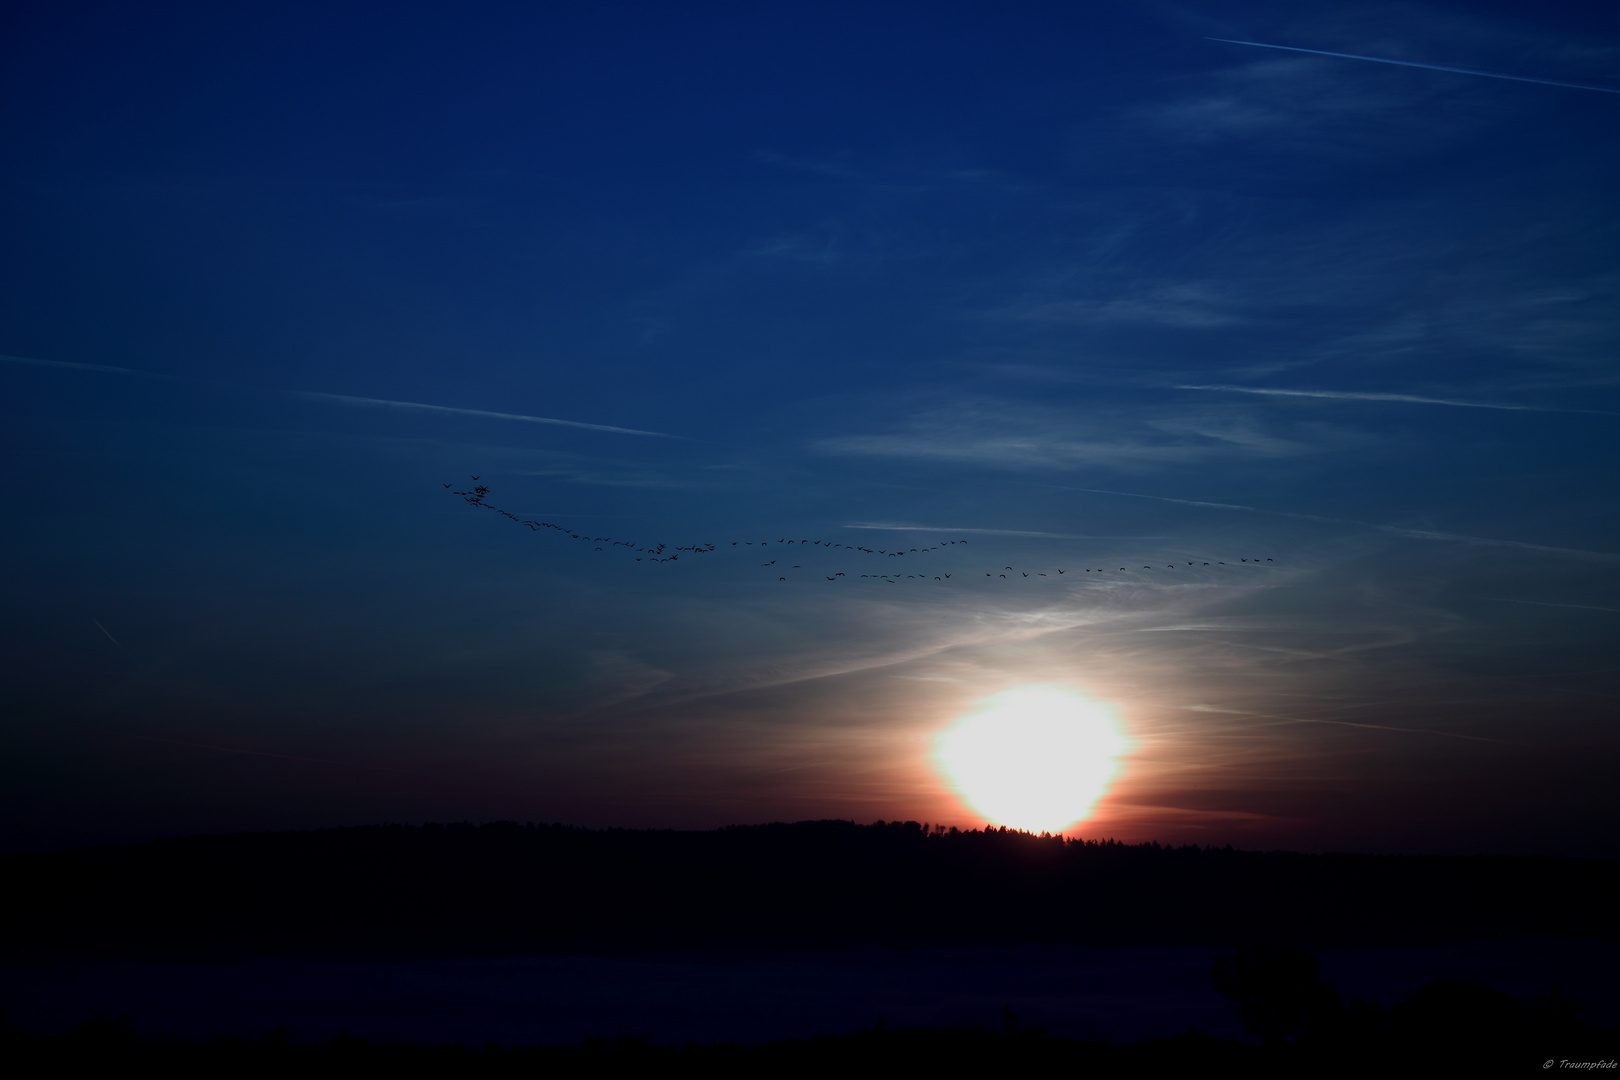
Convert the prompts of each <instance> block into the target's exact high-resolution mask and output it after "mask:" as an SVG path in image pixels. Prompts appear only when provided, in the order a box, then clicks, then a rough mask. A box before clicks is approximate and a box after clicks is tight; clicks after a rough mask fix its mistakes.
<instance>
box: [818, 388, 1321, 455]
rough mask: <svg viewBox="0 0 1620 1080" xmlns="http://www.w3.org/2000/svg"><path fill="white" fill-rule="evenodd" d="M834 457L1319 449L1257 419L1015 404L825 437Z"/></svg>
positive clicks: (823, 446) (935, 413) (966, 408)
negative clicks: (1120, 413) (1122, 413)
mask: <svg viewBox="0 0 1620 1080" xmlns="http://www.w3.org/2000/svg"><path fill="white" fill-rule="evenodd" d="M815 447H816V449H818V450H820V451H821V452H822V453H827V454H841V455H857V456H866V457H890V458H906V459H911V460H914V461H937V462H961V463H974V464H980V465H986V466H990V467H996V468H1013V469H1056V470H1073V469H1079V468H1087V467H1092V466H1097V467H1112V468H1125V469H1139V468H1151V467H1159V466H1168V465H1174V464H1180V463H1188V462H1196V461H1203V460H1208V459H1210V458H1212V457H1236V458H1251V459H1275V458H1283V457H1293V456H1299V455H1302V454H1306V453H1310V452H1312V451H1313V450H1314V449H1315V447H1314V445H1313V444H1311V443H1307V442H1302V441H1299V440H1298V439H1294V438H1288V437H1284V436H1282V435H1278V434H1274V433H1272V432H1271V431H1268V430H1266V429H1265V428H1263V427H1262V426H1261V425H1260V423H1259V422H1258V421H1256V420H1255V419H1254V418H1252V417H1249V416H1246V415H1243V414H1241V413H1231V412H1223V411H1207V412H1206V411H1196V410H1189V411H1182V412H1173V411H1167V412H1161V413H1157V414H1142V415H1133V416H1129V417H1124V418H1122V417H1120V416H1118V415H1109V414H1107V413H1106V412H1100V411H1097V410H1092V409H1085V410H1064V409H1061V408H1056V407H1042V406H1028V405H1020V404H1017V403H1013V402H995V403H980V404H973V405H966V404H964V405H958V406H952V407H948V408H941V409H935V410H932V411H929V412H924V413H919V414H916V415H914V416H912V417H910V418H909V419H908V420H907V421H906V422H905V424H904V427H903V428H902V429H901V430H898V431H889V432H882V433H873V434H860V435H843V436H836V437H833V438H828V439H823V440H821V441H820V442H818V443H816V444H815Z"/></svg>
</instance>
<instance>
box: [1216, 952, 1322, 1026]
mask: <svg viewBox="0 0 1620 1080" xmlns="http://www.w3.org/2000/svg"><path fill="white" fill-rule="evenodd" d="M1321 975H1322V962H1321V961H1320V960H1318V959H1317V958H1316V957H1314V956H1312V955H1311V954H1310V953H1308V952H1304V951H1302V950H1300V949H1295V948H1292V947H1290V946H1286V945H1257V946H1254V947H1252V948H1248V949H1242V950H1239V952H1238V953H1237V955H1236V956H1217V957H1216V958H1215V959H1214V961H1213V962H1212V963H1211V964H1210V965H1209V977H1210V981H1212V982H1213V983H1214V984H1215V989H1216V991H1217V992H1218V993H1220V995H1221V996H1222V997H1225V998H1227V999H1229V1000H1231V1001H1232V1002H1233V1004H1235V1005H1236V1006H1237V1012H1238V1019H1240V1020H1242V1021H1243V1026H1244V1027H1246V1028H1248V1029H1249V1032H1250V1034H1252V1035H1253V1036H1254V1037H1255V1038H1257V1039H1259V1040H1260V1042H1261V1044H1262V1045H1264V1046H1275V1045H1276V1044H1278V1043H1281V1042H1284V1041H1285V1040H1287V1039H1288V1037H1289V1036H1291V1035H1297V1034H1299V1033H1300V1032H1303V1031H1305V1030H1306V1029H1307V1028H1313V1027H1316V1028H1320V1027H1322V1026H1324V1025H1325V1024H1326V1023H1327V1022H1329V1021H1331V1020H1333V1019H1335V1018H1336V1017H1337V1015H1338V1013H1339V1012H1340V1010H1341V1009H1342V1007H1343V1006H1342V1004H1341V1003H1340V1001H1339V992H1338V991H1337V990H1335V989H1333V987H1331V986H1329V985H1328V984H1327V983H1325V982H1323V981H1322V977H1321Z"/></svg>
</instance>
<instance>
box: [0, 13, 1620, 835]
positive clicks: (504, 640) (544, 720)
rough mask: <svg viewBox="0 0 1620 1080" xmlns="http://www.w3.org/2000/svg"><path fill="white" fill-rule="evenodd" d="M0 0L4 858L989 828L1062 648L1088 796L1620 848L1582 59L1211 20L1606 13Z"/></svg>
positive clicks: (1595, 72)
mask: <svg viewBox="0 0 1620 1080" xmlns="http://www.w3.org/2000/svg"><path fill="white" fill-rule="evenodd" d="M0 19H3V20H4V21H3V22H0V153H3V159H4V161H5V167H4V169H0V252H3V253H4V258H3V259H0V353H3V354H5V355H6V356H7V357H8V359H7V360H5V361H3V362H0V426H3V435H0V438H3V443H0V445H3V446H4V465H5V476H6V480H7V483H8V490H9V499H8V501H9V507H10V510H9V512H8V513H7V515H6V528H5V529H4V531H3V533H0V545H3V547H0V552H3V555H4V559H5V565H6V566H7V568H8V573H7V574H6V576H5V581H4V586H3V593H0V595H3V598H4V602H3V605H0V644H3V656H4V665H5V667H4V689H3V701H4V723H3V727H0V748H3V751H0V762H3V765H0V768H3V770H4V772H3V777H4V779H3V782H0V800H3V806H4V820H3V823H0V844H4V845H5V846H9V847H14V848H15V847H37V846H50V845H56V844H63V843H80V842H89V841H100V840H111V839H121V838H138V837H145V836H154V835H163V834H172V833H184V832H195V831H204V830H219V829H235V828H273V827H292V826H314V825H335V824H349V823H361V822H370V821H379V820H406V821H415V820H422V819H424V818H433V819H461V818H472V819H484V818H497V817H510V818H517V819H520V820H521V819H546V820H567V821H574V822H579V823H585V824H618V825H675V826H711V825H720V824H725V823H728V822H733V821H759V820H769V819H777V818H806V817H852V818H856V819H858V820H871V819H874V818H880V817H881V818H894V817H900V818H915V819H919V820H921V819H927V820H934V821H946V822H951V823H956V824H962V825H968V824H974V823H976V822H977V820H978V819H976V818H975V817H974V815H973V813H972V811H971V808H969V807H966V806H965V805H964V804H963V803H962V802H961V801H960V799H959V798H958V797H957V796H956V795H955V794H954V793H953V792H952V790H951V789H950V786H949V785H948V784H947V783H946V782H945V780H944V779H943V778H941V777H940V776H939V775H937V773H936V771H935V770H934V769H933V767H932V765H931V756H930V755H931V747H932V746H933V740H934V738H935V737H936V736H937V735H938V733H939V732H940V731H942V730H943V729H944V728H945V727H947V726H948V725H949V724H950V723H951V721H952V720H953V719H955V718H956V717H959V716H961V715H962V714H963V713H964V712H965V711H967V710H969V709H970V708H971V707H972V705H973V703H974V702H975V701H979V700H981V699H983V698H985V697H986V696H988V695H990V694H993V693H996V692H998V691H1001V690H1005V689H1009V688H1015V687H1019V686H1024V685H1047V686H1052V685H1056V686H1063V687H1067V688H1069V689H1071V690H1073V691H1075V692H1078V693H1081V694H1085V695H1088V696H1090V697H1093V698H1095V699H1098V700H1100V701H1103V702H1106V703H1108V704H1109V705H1110V706H1111V707H1112V708H1114V709H1115V710H1116V712H1117V715H1118V716H1119V717H1120V718H1121V721H1122V723H1123V724H1124V726H1125V728H1126V731H1127V734H1128V735H1129V738H1130V740H1131V747H1132V749H1131V751H1130V754H1129V755H1128V757H1127V759H1125V760H1124V761H1123V762H1122V768H1121V772H1120V775H1119V778H1118V780H1117V781H1116V783H1115V785H1114V788H1113V789H1112V791H1111V792H1110V794H1109V795H1108V796H1107V797H1106V798H1105V799H1104V801H1103V802H1102V803H1101V804H1099V808H1098V811H1097V815H1096V817H1095V818H1094V819H1093V820H1092V821H1090V822H1087V823H1086V824H1084V825H1082V826H1080V827H1079V828H1078V829H1077V831H1078V832H1080V833H1082V834H1086V835H1096V834H1098V833H1107V834H1111V835H1116V836H1120V837H1123V838H1130V839H1149V838H1156V839H1161V840H1166V841H1177V842H1179V841H1188V840H1196V841H1199V842H1215V843H1225V842H1228V841H1230V842H1233V843H1237V844H1247V845H1264V846H1292V847H1300V848H1310V849H1325V848H1349V849H1357V850H1405V851H1419V850H1421V851H1549V852H1552V851H1557V852H1568V853H1575V854H1606V855H1610V856H1613V855H1620V840H1617V839H1616V837H1617V836H1620V832H1617V827H1620V800H1617V798H1616V796H1615V795H1614V794H1613V792H1614V791H1615V790H1616V789H1615V787H1614V777H1615V775H1616V767H1617V766H1620V731H1616V729H1615V717H1616V715H1617V704H1620V661H1617V659H1616V657H1617V655H1620V652H1617V646H1620V501H1617V500H1616V498H1615V491H1616V466H1617V464H1620V455H1617V446H1620V442H1617V432H1620V366H1617V348H1620V306H1617V302H1616V301H1617V297H1620V258H1617V253H1620V213H1617V212H1620V194H1617V193H1620V94H1616V93H1607V92H1603V90H1601V89H1573V88H1558V87H1553V86H1547V85H1540V84H1535V83H1527V82H1520V81H1509V80H1504V79H1494V78H1488V77H1484V76H1479V75H1464V74H1456V73H1446V72H1440V71H1434V70H1428V69H1422V68H1412V67H1401V66H1393V65H1385V64H1377V63H1371V62H1365V61H1357V60H1348V59H1335V58H1330V57H1323V56H1316V55H1310V54H1304V53H1296V52H1283V51H1276V50H1264V49H1258V48H1253V47H1247V46H1241V45H1232V44H1222V43H1218V42H1212V41H1210V40H1208V38H1210V37H1220V38H1232V39H1241V40H1245V41H1259V42H1266V43H1274V44H1282V45H1290V46H1296V47H1300V48H1306V49H1323V50H1329V51H1336V52H1345V53H1355V54H1363V55H1369V56H1376V57H1385V58H1390V59H1399V60H1406V61H1414V62H1418V63H1431V64H1438V65H1450V66H1458V67H1468V68H1475V69H1480V70H1482V71H1488V72H1498V73H1502V74H1510V75H1517V76H1524V77H1529V78H1540V79H1550V80H1555V81H1564V82H1574V83H1585V84H1590V85H1591V86H1593V87H1599V88H1601V87H1617V88H1620V14H1615V13H1612V12H1610V13H1607V14H1606V13H1605V12H1603V11H1601V10H1597V9H1596V8H1595V7H1594V6H1592V5H1559V4H1545V3H1536V4H1530V3H1522V4H1495V5H1486V4H1479V3H1467V4H1453V5H1420V4H1387V5H1386V4H1378V5H1371V4H1368V5H1332V6H1323V7H1320V8H1314V7H1313V8H1310V9H1308V10H1301V9H1300V5H1296V4H1284V3H1254V4H1241V3H1231V4H1224V3H1222V4H1216V3H1209V4H1198V3H1192V4H1184V5H1174V4H1154V3H1131V4H1100V3H1099V4H1061V5H1059V4H1054V5H1037V4H1023V5H1018V4H1006V3H997V4H979V5H967V4H957V5H944V4H926V5H915V6H909V5H900V4H892V5H885V6H880V7H877V8H874V6H873V5H870V4H860V5H853V4H852V5H847V6H844V7H837V6H834V5H831V4H826V3H817V4H806V5H798V6H790V5H757V4H756V5H742V4H738V5H725V4H687V5H668V4H663V5H651V4H649V5H644V6H642V5H630V4H617V5H610V4H593V5H576V6H565V5H560V4H556V5H527V4H523V5H511V6H500V5H487V4H486V5H450V4H444V5H418V6H409V5H403V4H387V5H381V4H379V5H360V4H320V5H307V6H302V7H300V6H297V5H291V4H285V3H278V4H264V5H258V6H248V5H226V6H224V7H220V6H218V5H214V6H207V5H198V6H182V5H163V4H151V5H122V4H105V5H91V4H73V3H61V2H53V3H50V4H20V5H11V6H9V7H8V8H7V10H6V13H5V14H4V15H3V16H0ZM1259 391H1268V392H1265V393H1262V392H1259ZM1269 391H1290V392H1296V391H1303V392H1305V393H1304V394H1300V393H1287V394H1279V393H1272V392H1269ZM355 399H369V401H371V402H393V403H411V404H412V405H413V406H422V405H426V406H435V407H437V408H436V409H423V408H416V407H406V406H405V405H401V404H393V405H386V404H372V403H367V402H366V401H357V400H355ZM455 410H473V411H472V412H457V411H455ZM487 413H500V414H510V415H511V416H514V417H519V419H507V418H501V417H496V416H490V415H483V414H487ZM522 417H528V418H540V419H542V420H561V421H567V422H569V423H568V424H556V423H537V422H533V420H532V419H531V420H526V419H521V418H522ZM570 425H585V426H570ZM590 425H597V426H598V427H591V426H590ZM603 428H616V429H630V431H632V432H642V433H654V434H636V433H626V432H625V431H615V430H603ZM473 474H477V475H479V476H480V477H481V478H482V480H481V482H482V483H484V484H487V485H489V487H490V495H489V501H490V502H491V503H493V504H496V505H499V506H501V507H503V508H506V509H509V510H511V511H513V512H515V513H517V514H519V515H520V516H524V517H533V518H541V519H544V520H547V521H552V522H557V523H562V524H564V525H566V526H568V527H569V528H571V529H573V530H575V531H579V532H582V533H584V534H586V535H591V536H596V535H603V536H612V537H620V538H631V539H635V540H637V541H638V543H641V544H643V545H644V544H646V543H649V542H666V543H669V544H671V545H681V544H693V543H704V542H713V543H716V544H719V545H721V548H720V550H719V551H717V552H715V553H713V554H712V555H708V556H704V557H701V558H700V557H697V556H692V557H689V558H688V559H687V560H685V561H683V562H681V563H678V564H662V565H659V566H657V567H653V566H650V565H648V564H645V563H643V564H637V563H635V562H634V561H633V558H634V557H633V556H632V555H630V554H628V553H624V554H621V553H620V552H618V551H614V550H611V548H610V550H608V551H604V552H602V553H597V552H595V551H594V550H592V548H593V547H594V545H588V544H585V543H582V542H576V541H572V540H569V539H566V538H563V537H561V536H559V535H558V534H556V533H555V532H543V533H540V534H535V533H531V532H530V531H528V530H525V529H522V528H519V527H517V526H514V525H512V524H510V523H509V522H507V521H505V520H504V519H501V518H499V517H497V516H495V515H494V514H491V513H489V512H487V511H484V510H481V509H478V508H474V507H470V506H467V505H466V504H464V503H463V502H461V501H460V500H458V499H457V498H456V497H454V496H453V495H451V494H450V493H449V492H447V491H445V489H444V488H443V487H442V486H441V485H442V484H443V483H444V482H447V481H454V482H457V484H458V488H457V489H458V490H459V489H460V482H461V481H465V480H467V478H468V477H470V476H471V475H473ZM900 527H913V528H910V531H905V530H902V529H901V528H900ZM916 527H920V528H916ZM785 536H798V537H801V538H806V537H813V538H818V539H821V538H825V539H826V540H828V541H829V542H836V543H847V544H855V545H860V546H870V547H873V548H885V549H892V548H893V547H895V546H901V545H903V546H906V547H908V548H909V547H919V548H920V547H925V546H928V544H929V543H934V542H937V541H939V540H958V541H960V540H967V541H969V543H968V545H967V546H965V547H964V546H962V545H960V544H958V545H954V546H951V547H950V550H948V551H944V552H938V553H932V554H929V555H928V556H927V558H929V559H930V560H932V561H930V562H929V563H928V564H927V565H928V566H929V576H931V575H932V574H933V573H936V572H938V573H941V574H943V573H945V572H950V573H952V574H953V577H952V578H951V580H950V583H949V584H946V583H945V582H944V581H941V582H940V583H937V585H936V583H934V582H932V581H931V580H930V581H927V582H926V584H925V583H924V582H920V581H906V582H904V583H903V584H902V585H901V586H898V587H897V586H894V585H890V584H889V583H888V582H873V581H869V580H862V579H860V578H859V576H858V575H859V574H860V573H866V572H868V571H870V572H873V573H877V572H879V571H882V572H889V571H891V570H893V569H894V568H895V566H896V565H898V564H896V563H894V562H893V561H892V560H890V561H885V557H879V556H871V557H867V556H859V557H857V556H854V555H849V554H846V553H845V551H844V550H843V549H838V551H837V553H836V554H834V555H824V554H823V553H821V552H820V551H813V553H812V557H811V558H805V559H802V560H801V559H800V558H799V557H797V556H796V555H795V558H794V559H793V562H796V563H799V564H800V565H801V566H802V567H803V569H802V570H801V571H799V572H798V573H796V574H793V575H791V580H789V581H787V582H780V581H778V580H777V578H778V576H779V575H778V574H777V573H776V570H775V569H773V568H768V567H763V566H761V565H760V564H761V563H762V562H764V561H766V559H765V558H760V557H756V556H755V555H754V554H753V553H751V552H741V549H739V552H734V551H732V550H731V549H730V541H731V540H742V539H753V540H761V539H767V538H768V539H770V540H772V541H775V540H778V539H780V538H782V537H785ZM924 541H926V542H927V543H925V542H924ZM780 550H781V551H782V552H784V553H785V552H786V550H787V549H785V548H783V549H780ZM969 553H971V554H969ZM1255 556H1259V557H1269V558H1273V559H1274V560H1275V562H1274V563H1272V564H1263V565H1264V569H1263V570H1254V569H1252V568H1251V567H1249V566H1248V564H1246V563H1239V565H1238V567H1237V568H1233V569H1231V570H1229V571H1228V570H1220V569H1219V568H1218V566H1217V567H1212V568H1211V570H1209V571H1205V570H1204V569H1203V567H1202V565H1201V564H1202V563H1203V562H1204V561H1206V560H1208V561H1211V562H1213V563H1216V564H1218V563H1220V562H1222V561H1226V562H1232V561H1234V560H1236V559H1240V558H1250V557H1255ZM768 557H775V552H773V553H772V555H770V556H768ZM768 557H767V558H768ZM923 557H924V556H923V555H922V554H919V555H918V556H907V558H912V559H914V560H920V559H922V558H923ZM862 559H865V561H861V560H862ZM1188 561H1191V562H1194V563H1196V564H1199V565H1196V566H1193V567H1186V566H1184V565H1183V564H1185V563H1187V562H1188ZM1171 563H1175V564H1176V565H1177V567H1178V568H1179V569H1178V571H1176V572H1172V571H1170V570H1169V565H1170V564H1171ZM981 564H982V565H981ZM907 565H908V566H921V565H922V563H921V562H919V561H914V562H913V563H910V564H907ZM1007 565H1012V566H1016V567H1019V568H1020V569H1019V570H1018V571H1017V572H1018V573H1023V572H1025V571H1028V572H1031V573H1033V574H1036V575H1037V577H1035V578H1031V579H1027V580H1028V581H1029V582H1031V584H1028V585H1026V583H1025V582H1026V579H1022V578H1018V579H1014V580H1013V581H1010V582H1004V581H1002V580H1001V579H1000V578H999V576H998V577H995V578H988V579H987V578H985V577H983V576H982V574H983V573H984V572H986V571H992V570H993V571H995V572H997V573H998V574H999V573H1000V572H1002V567H1004V566H1007ZM1122 565H1124V566H1130V567H1132V570H1131V572H1129V573H1126V574H1120V573H1117V571H1116V568H1117V567H1119V566H1122ZM1143 565H1152V566H1154V567H1155V568H1156V569H1155V571H1152V572H1149V571H1141V570H1140V569H1139V568H1140V567H1141V566H1143ZM1093 567H1095V568H1103V567H1106V568H1108V569H1109V571H1110V574H1109V575H1099V576H1097V577H1096V578H1091V577H1086V576H1084V570H1085V569H1086V568H1093ZM1057 568H1067V569H1069V570H1070V571H1071V572H1072V571H1073V570H1074V569H1076V568H1078V569H1080V570H1081V571H1082V574H1081V577H1080V578H1079V580H1078V581H1074V580H1073V579H1072V578H1071V576H1070V574H1069V573H1066V574H1065V575H1063V576H1062V578H1061V580H1058V579H1053V578H1048V579H1040V578H1039V577H1038V574H1039V573H1041V572H1048V573H1049V574H1050V573H1051V572H1053V571H1055V570H1056V569H1057ZM840 570H842V571H845V572H846V574H847V576H846V577H845V578H842V579H839V580H837V581H835V582H832V583H829V582H827V581H826V580H825V575H826V574H835V573H837V572H838V571H840ZM822 571H824V572H825V574H823V573H822Z"/></svg>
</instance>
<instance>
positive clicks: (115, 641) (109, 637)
mask: <svg viewBox="0 0 1620 1080" xmlns="http://www.w3.org/2000/svg"><path fill="white" fill-rule="evenodd" d="M90 621H91V622H93V623H95V624H96V629H97V630H100V631H101V632H102V633H103V634H106V635H107V640H108V641H110V642H112V643H113V644H114V645H116V646H118V647H119V648H120V649H122V648H123V647H124V643H123V642H122V641H119V640H118V639H117V638H115V637H113V636H112V634H111V633H109V632H108V630H107V628H106V627H105V626H102V625H101V623H99V622H97V621H96V620H95V619H91V620H90Z"/></svg>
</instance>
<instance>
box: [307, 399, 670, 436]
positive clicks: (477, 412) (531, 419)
mask: <svg viewBox="0 0 1620 1080" xmlns="http://www.w3.org/2000/svg"><path fill="white" fill-rule="evenodd" d="M288 393H290V394H292V395H293V396H295V397H302V398H313V399H316V400H319V401H335V402H338V403H340V404H344V405H360V406H363V407H367V408H383V409H406V410H410V411H415V412H440V413H454V414H456V415H458V416H485V417H489V418H491V419H494V420H521V421H523V422H524V423H527V424H553V425H556V426H558V427H571V428H583V429H585V430H586V431H609V432H612V433H613V434H615V435H642V436H645V437H647V438H652V439H684V438H685V437H686V436H684V435H669V434H666V433H665V432H662V431H640V430H638V429H636V428H624V427H614V426H612V425H611V424H587V423H585V422H584V421H581V420H558V419H555V418H553V417H550V416H526V415H524V414H522V413H504V412H491V411H489V410H488V409H458V408H454V407H452V406H449V405H424V404H422V403H421V402H419V401H391V400H388V399H386V398H369V397H352V396H350V395H348V394H323V393H320V392H318V391H315V390H290V391H288Z"/></svg>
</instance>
